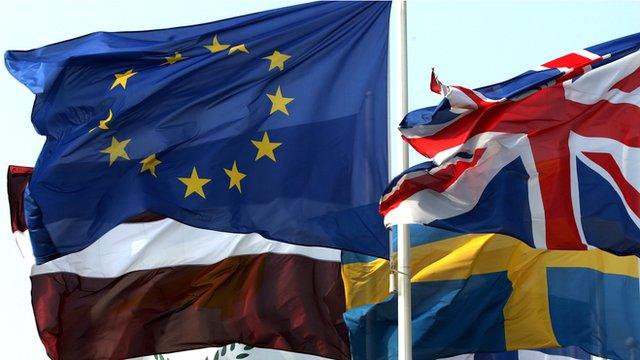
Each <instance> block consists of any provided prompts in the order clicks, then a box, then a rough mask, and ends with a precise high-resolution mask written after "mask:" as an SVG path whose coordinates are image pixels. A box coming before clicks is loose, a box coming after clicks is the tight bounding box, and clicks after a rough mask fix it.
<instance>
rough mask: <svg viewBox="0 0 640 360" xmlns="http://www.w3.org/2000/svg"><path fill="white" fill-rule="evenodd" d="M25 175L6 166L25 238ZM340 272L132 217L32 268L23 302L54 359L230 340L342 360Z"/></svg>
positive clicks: (330, 255) (311, 251)
mask: <svg viewBox="0 0 640 360" xmlns="http://www.w3.org/2000/svg"><path fill="white" fill-rule="evenodd" d="M30 170H31V169H29V168H26V167H11V168H10V169H9V177H8V185H9V199H10V207H11V219H12V225H13V226H12V227H13V230H14V233H15V234H16V235H19V236H26V237H28V236H29V235H28V234H25V232H26V230H27V229H26V226H25V225H24V224H25V221H24V213H23V212H21V209H22V208H23V198H24V197H23V191H24V188H25V185H26V183H27V182H28V180H29V177H30V174H31V171H30ZM340 266H341V265H340V251H339V250H335V249H328V248H319V247H309V246H299V245H292V244H286V243H282V242H277V241H271V240H268V239H265V238H263V237H262V236H260V235H258V234H233V233H223V232H219V231H214V230H208V229H199V228H195V227H192V226H189V225H185V224H182V223H179V222H177V221H175V220H172V219H166V218H165V219H162V218H149V217H146V218H143V217H140V218H138V219H136V221H135V222H129V223H125V224H121V225H118V226H116V227H115V228H114V229H112V230H110V231H109V232H108V233H107V234H105V235H104V236H102V237H101V238H100V239H98V240H97V241H96V242H94V243H93V244H91V245H89V246H88V247H87V248H85V249H83V250H81V251H79V252H76V253H73V254H68V255H65V256H62V257H59V258H57V259H54V260H51V261H49V262H47V263H45V264H41V265H34V266H33V267H32V270H31V285H32V290H31V295H32V302H33V311H34V316H35V320H36V327H37V330H38V334H39V335H40V338H41V340H42V342H43V344H44V346H45V349H46V351H47V354H48V355H49V357H51V358H52V359H54V360H57V359H125V358H131V357H135V356H142V355H150V354H158V353H169V352H176V351H182V350H188V349H197V348H203V347H210V346H222V345H225V344H231V343H234V342H237V341H239V342H242V343H245V344H248V345H252V346H259V347H265V348H272V349H279V350H287V351H295V352H302V353H308V354H315V355H320V356H324V357H328V358H332V359H349V357H350V356H349V345H348V339H347V336H346V327H345V325H344V322H343V320H342V313H343V312H344V309H345V303H344V290H343V285H342V281H341V278H340ZM171 358H173V357H171ZM203 358H204V357H203Z"/></svg>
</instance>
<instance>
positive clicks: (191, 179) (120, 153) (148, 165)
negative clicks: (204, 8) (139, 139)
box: [89, 35, 295, 199]
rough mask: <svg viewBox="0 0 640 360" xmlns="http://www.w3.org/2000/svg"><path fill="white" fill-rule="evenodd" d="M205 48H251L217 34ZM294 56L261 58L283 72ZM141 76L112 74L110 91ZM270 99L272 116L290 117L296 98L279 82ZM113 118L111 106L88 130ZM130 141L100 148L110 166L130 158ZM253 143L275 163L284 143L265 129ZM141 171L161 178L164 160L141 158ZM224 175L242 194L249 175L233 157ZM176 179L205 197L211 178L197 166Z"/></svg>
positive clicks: (170, 60) (172, 60) (175, 58)
mask: <svg viewBox="0 0 640 360" xmlns="http://www.w3.org/2000/svg"><path fill="white" fill-rule="evenodd" d="M204 48H206V49H207V50H209V52H210V53H211V54H216V53H220V52H226V55H227V56H228V55H232V54H234V53H245V54H248V53H249V49H248V47H247V46H246V44H237V45H231V44H224V43H222V42H221V40H220V39H219V38H218V35H214V36H213V39H212V40H211V44H207V45H204ZM187 58H188V57H186V56H184V55H183V54H182V53H180V52H178V51H175V52H174V53H173V55H170V56H166V57H165V58H164V59H165V61H164V62H163V63H162V64H160V65H161V66H167V65H168V66H170V65H173V64H176V63H178V62H180V61H183V60H185V59H187ZM290 58H291V55H288V54H285V53H282V52H280V51H277V50H274V51H273V53H272V54H271V55H269V56H265V57H263V58H261V59H263V60H268V61H269V69H268V71H269V72H271V71H272V70H276V69H277V70H278V71H284V69H285V62H286V61H287V60H289V59H290ZM136 75H138V72H136V71H134V69H128V70H126V71H124V72H122V73H115V74H113V77H114V80H113V82H112V84H111V86H110V88H109V91H114V90H117V89H118V88H121V89H122V90H123V91H124V90H126V89H127V84H128V82H129V80H131V79H132V78H133V77H134V76H136ZM266 96H267V97H268V99H269V101H270V102H271V109H270V112H269V115H270V116H271V115H273V114H275V113H278V112H280V113H283V114H284V115H286V116H289V110H288V108H287V105H289V104H290V103H291V102H292V101H294V100H295V98H293V97H286V96H285V95H284V93H283V90H282V88H281V87H280V85H278V87H277V88H276V89H275V91H274V92H273V93H272V94H271V93H267V94H266ZM113 120H114V114H113V111H112V110H111V109H109V111H108V113H107V115H106V117H105V118H104V119H102V120H99V121H98V125H97V126H96V127H94V128H92V129H91V130H89V132H92V131H94V130H96V129H100V130H109V129H110V128H109V126H110V124H111V122H112V121H113ZM130 142H131V139H123V140H118V138H116V137H115V136H112V137H111V145H109V146H108V147H106V148H104V149H101V150H100V152H101V153H103V154H107V155H108V156H109V167H111V166H112V165H113V164H114V163H115V162H116V161H117V160H118V159H124V160H131V159H130V157H129V154H128V153H127V150H126V147H127V145H129V143H130ZM251 144H252V145H253V146H254V147H255V148H256V150H257V152H256V156H255V159H254V161H259V160H261V159H262V158H267V159H269V160H271V161H273V162H276V155H275V150H276V149H277V148H279V147H280V146H281V145H282V143H280V142H274V141H271V139H270V138H269V134H268V133H267V132H266V131H264V132H263V133H262V138H260V139H252V140H251ZM139 163H140V165H141V166H140V173H141V174H142V173H147V172H148V173H149V174H150V175H151V176H153V177H156V178H157V177H158V174H157V169H156V168H157V167H158V166H159V165H160V164H162V161H161V160H160V159H158V158H157V157H156V154H150V155H148V156H147V157H146V158H144V159H142V160H141V161H140V162H139ZM223 170H224V173H225V175H226V176H227V177H228V180H229V187H228V189H229V190H231V189H236V190H237V191H238V193H242V180H244V178H246V177H247V174H245V173H243V172H241V171H240V170H239V169H238V164H237V162H236V161H235V160H234V161H233V164H231V166H230V167H229V168H223ZM177 180H178V181H179V182H181V183H182V184H183V185H185V192H184V197H185V198H187V197H189V196H191V195H193V194H196V195H199V196H200V197H201V198H203V199H206V192H205V189H204V188H205V186H206V185H207V184H208V183H210V182H211V181H212V179H210V178H206V177H200V174H198V169H197V168H196V166H195V165H194V166H193V167H192V169H191V174H190V175H189V176H188V177H178V178H177Z"/></svg>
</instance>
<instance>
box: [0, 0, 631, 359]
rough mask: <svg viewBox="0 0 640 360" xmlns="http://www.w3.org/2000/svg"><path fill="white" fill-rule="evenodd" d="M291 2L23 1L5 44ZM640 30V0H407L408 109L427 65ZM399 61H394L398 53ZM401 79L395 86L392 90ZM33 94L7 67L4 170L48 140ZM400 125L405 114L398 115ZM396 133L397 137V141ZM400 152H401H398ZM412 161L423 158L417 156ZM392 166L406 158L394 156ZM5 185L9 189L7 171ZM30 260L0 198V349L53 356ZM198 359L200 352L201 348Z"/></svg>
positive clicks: (471, 76) (15, 5) (424, 102)
mask: <svg viewBox="0 0 640 360" xmlns="http://www.w3.org/2000/svg"><path fill="white" fill-rule="evenodd" d="M302 2H304V1H293V0H291V1H289V0H268V1H267V0H260V1H257V0H254V1H249V0H226V1H220V0H182V1H167V0H155V1H150V0H147V1H142V0H55V1H53V0H21V1H9V0H8V1H5V2H3V4H2V10H1V12H0V49H1V50H2V51H3V52H4V51H6V50H9V49H11V50H18V49H20V50H24V49H31V48H36V47H40V46H43V45H46V44H49V43H53V42H58V41H61V40H65V39H69V38H73V37H77V36H80V35H84V34H86V33H90V32H94V31H124V30H145V29H155V28H165V27H173V26H182V25H190V24H197V23H203V22H209V21H215V20H219V19H224V18H227V17H231V16H237V15H242V14H247V13H251V12H256V11H261V10H266V9H271V8H277V7H281V6H287V5H292V4H297V3H302ZM636 32H640V2H638V1H635V2H632V1H627V2H616V1H600V2H593V1H590V2H587V1H581V2H578V1H571V2H559V1H545V2H505V1H502V2H481V1H475V2H461V1H420V0H409V5H408V44H409V84H408V85H409V109H410V110H411V109H416V108H420V107H425V106H428V105H434V104H436V103H437V102H438V101H439V97H438V96H437V95H435V94H430V93H429V90H428V88H429V86H428V81H429V72H430V69H431V67H435V68H436V71H437V72H438V75H439V78H440V79H441V80H442V81H443V82H445V83H448V84H459V85H465V86H468V87H478V86H482V85H488V84H491V83H495V82H499V81H502V80H505V79H507V78H509V77H512V76H515V75H517V74H519V73H521V72H524V71H526V70H527V69H531V68H533V67H535V66H536V65H539V64H542V63H544V62H546V61H548V60H551V59H553V58H555V57H558V56H561V55H563V54H564V53H567V52H570V51H573V50H577V49H581V48H584V47H587V46H590V45H595V44H598V43H600V42H604V41H607V40H611V39H615V38H617V37H621V36H624V35H628V34H632V33H636ZM391 56H392V59H391V61H392V66H393V65H394V64H395V57H394V54H391ZM394 89H395V87H392V90H394ZM33 99H34V96H33V94H31V93H30V92H29V90H28V89H27V88H26V87H24V86H22V85H21V84H19V83H18V82H17V81H15V80H14V79H13V78H12V77H11V76H10V75H9V73H8V72H7V71H6V70H5V69H4V68H3V69H0V171H2V172H4V171H6V168H7V166H8V165H9V164H16V165H33V164H34V162H35V159H36V157H37V156H38V153H39V151H40V148H41V146H42V143H43V141H44V139H43V138H41V137H40V136H38V135H37V134H36V133H35V130H34V129H33V127H32V125H31V122H30V112H31V106H32V103H33ZM392 122H393V124H394V127H395V124H397V123H398V122H399V119H393V120H392ZM398 138H399V137H398V136H392V139H393V140H394V143H393V144H392V146H393V147H395V148H396V149H397V148H398V146H399V145H398V142H397V139H398ZM395 154H397V152H396V151H393V152H392V155H395ZM412 160H413V161H414V162H417V161H418V160H419V159H418V157H417V156H415V154H414V156H413V157H412ZM392 166H393V169H394V172H396V173H397V172H398V171H399V169H400V168H399V163H398V161H395V162H393V163H392ZM0 178H1V179H2V180H1V181H2V184H0V187H1V188H3V189H6V184H5V183H4V182H5V181H6V180H5V177H4V176H1V177H0ZM29 269H30V264H29V263H28V262H27V260H26V259H23V258H22V257H21V255H20V252H19V251H18V248H17V247H16V245H15V243H14V240H13V236H12V234H11V228H10V222H9V214H8V204H7V200H6V193H3V194H2V195H1V196H0V283H1V287H0V354H2V355H1V356H2V358H4V359H28V360H31V359H35V360H38V359H46V355H45V353H44V348H43V346H42V345H41V343H40V340H39V338H38V336H37V333H36V328H35V323H34V319H33V314H32V310H31V300H30V282H29ZM196 359H198V360H201V359H202V357H200V356H198V357H197V358H196Z"/></svg>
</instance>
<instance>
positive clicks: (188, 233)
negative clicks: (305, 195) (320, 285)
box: [31, 219, 340, 278]
mask: <svg viewBox="0 0 640 360" xmlns="http://www.w3.org/2000/svg"><path fill="white" fill-rule="evenodd" d="M262 253H276V254H291V255H302V256H307V257H310V258H314V259H317V260H325V261H335V262H339V261H340V250H335V249H328V248H321V247H312V246H301V245H292V244H287V243H283V242H279V241H273V240H268V239H265V238H264V237H262V236H260V235H258V234H255V233H252V234H234V233H225V232H220V231H213V230H207V229H200V228H195V227H192V226H188V225H185V224H182V223H180V222H177V221H175V220H172V219H163V220H158V221H153V222H147V223H131V224H122V225H119V226H117V227H115V228H114V229H112V230H111V231H109V232H108V233H107V234H105V235H104V236H102V237H101V238H100V239H98V240H97V241H96V242H95V243H93V244H91V245H90V246H89V247H87V248H86V249H84V250H82V251H79V252H76V253H72V254H69V255H65V256H63V257H60V258H58V259H55V260H52V261H49V262H47V263H45V264H42V265H34V266H33V267H32V270H31V274H32V275H37V274H46V273H54V272H69V273H74V274H78V275H81V276H86V277H106V278H111V277H117V276H121V275H123V274H126V273H128V272H131V271H137V270H149V269H155V268H162V267H169V266H181V265H209V264H215V263H217V262H220V261H222V260H224V259H226V258H229V257H232V256H239V255H255V254H262Z"/></svg>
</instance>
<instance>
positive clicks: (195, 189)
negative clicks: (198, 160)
mask: <svg viewBox="0 0 640 360" xmlns="http://www.w3.org/2000/svg"><path fill="white" fill-rule="evenodd" d="M178 180H180V182H182V183H183V184H185V185H187V189H186V190H185V191H184V197H185V198H186V197H187V196H189V195H191V194H193V193H196V194H198V195H200V196H202V198H203V199H206V198H207V197H206V196H204V189H202V187H203V186H205V185H206V184H207V183H208V182H209V181H211V179H206V178H201V177H198V170H196V167H195V166H194V167H193V170H192V171H191V177H188V178H178Z"/></svg>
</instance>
